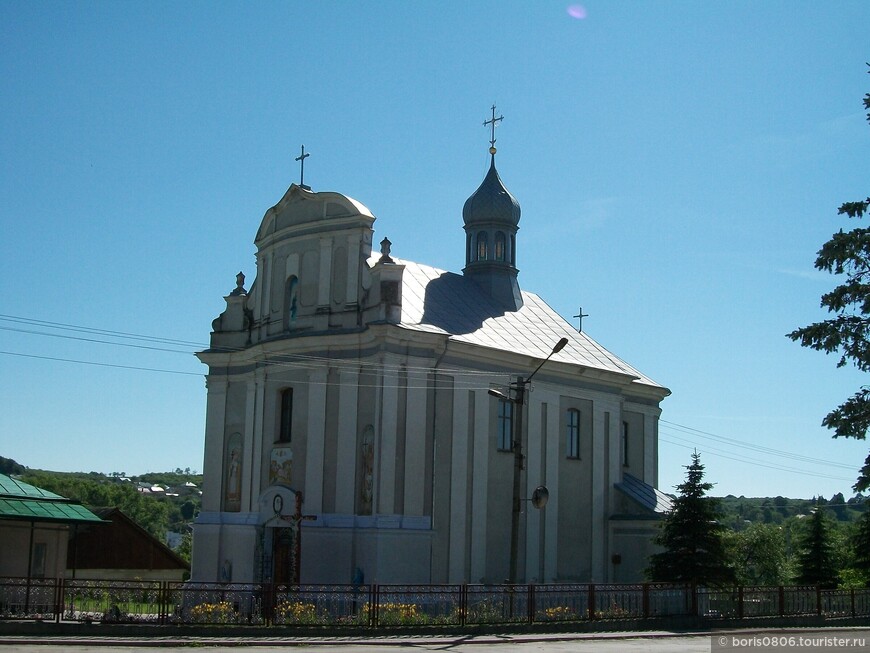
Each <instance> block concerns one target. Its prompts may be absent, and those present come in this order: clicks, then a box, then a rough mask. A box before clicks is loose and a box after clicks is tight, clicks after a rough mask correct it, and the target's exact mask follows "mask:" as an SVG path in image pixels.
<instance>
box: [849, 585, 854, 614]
mask: <svg viewBox="0 0 870 653" xmlns="http://www.w3.org/2000/svg"><path fill="white" fill-rule="evenodd" d="M849 593H850V594H851V602H852V616H853V617H854V616H855V588H854V587H853V588H852V589H851V590H850V592H849Z"/></svg>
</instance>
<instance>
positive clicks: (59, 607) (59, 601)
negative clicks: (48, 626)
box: [54, 576, 64, 624]
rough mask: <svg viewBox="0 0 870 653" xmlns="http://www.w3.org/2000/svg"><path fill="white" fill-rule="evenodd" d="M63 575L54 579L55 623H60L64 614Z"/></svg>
mask: <svg viewBox="0 0 870 653" xmlns="http://www.w3.org/2000/svg"><path fill="white" fill-rule="evenodd" d="M63 581H64V579H63V576H61V577H60V578H56V579H55V581H54V623H56V624H59V623H60V617H61V615H62V614H63Z"/></svg>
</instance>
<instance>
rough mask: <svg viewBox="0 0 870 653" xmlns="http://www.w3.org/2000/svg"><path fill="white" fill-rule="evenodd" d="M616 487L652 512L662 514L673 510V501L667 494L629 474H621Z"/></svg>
mask: <svg viewBox="0 0 870 653" xmlns="http://www.w3.org/2000/svg"><path fill="white" fill-rule="evenodd" d="M616 489H617V490H620V491H621V492H623V493H624V494H625V495H626V496H628V497H629V498H631V499H633V500H634V501H636V502H637V503H639V504H640V505H641V506H642V507H644V508H646V509H647V510H650V511H652V512H656V513H659V514H664V513H667V512H670V511H671V510H673V507H674V501H673V498H672V497H671V496H670V495H669V494H665V493H664V492H662V491H661V490H658V489H656V488H654V487H653V486H652V485H648V484H647V483H644V482H643V481H642V480H640V479H639V478H636V477H635V476H632V475H631V474H623V475H622V481H621V482H620V483H616Z"/></svg>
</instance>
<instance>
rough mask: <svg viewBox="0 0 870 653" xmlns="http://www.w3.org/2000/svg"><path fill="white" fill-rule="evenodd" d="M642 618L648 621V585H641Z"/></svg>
mask: <svg viewBox="0 0 870 653" xmlns="http://www.w3.org/2000/svg"><path fill="white" fill-rule="evenodd" d="M642 605H643V618H644V619H649V583H644V584H643V600H642Z"/></svg>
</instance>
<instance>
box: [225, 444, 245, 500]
mask: <svg viewBox="0 0 870 653" xmlns="http://www.w3.org/2000/svg"><path fill="white" fill-rule="evenodd" d="M225 460H226V461H227V462H226V466H227V467H226V485H225V492H224V509H225V510H227V511H230V512H238V511H239V510H240V509H241V506H242V436H241V435H239V434H238V433H235V434H233V435H232V436H230V439H229V441H228V442H227V455H226V458H225Z"/></svg>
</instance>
